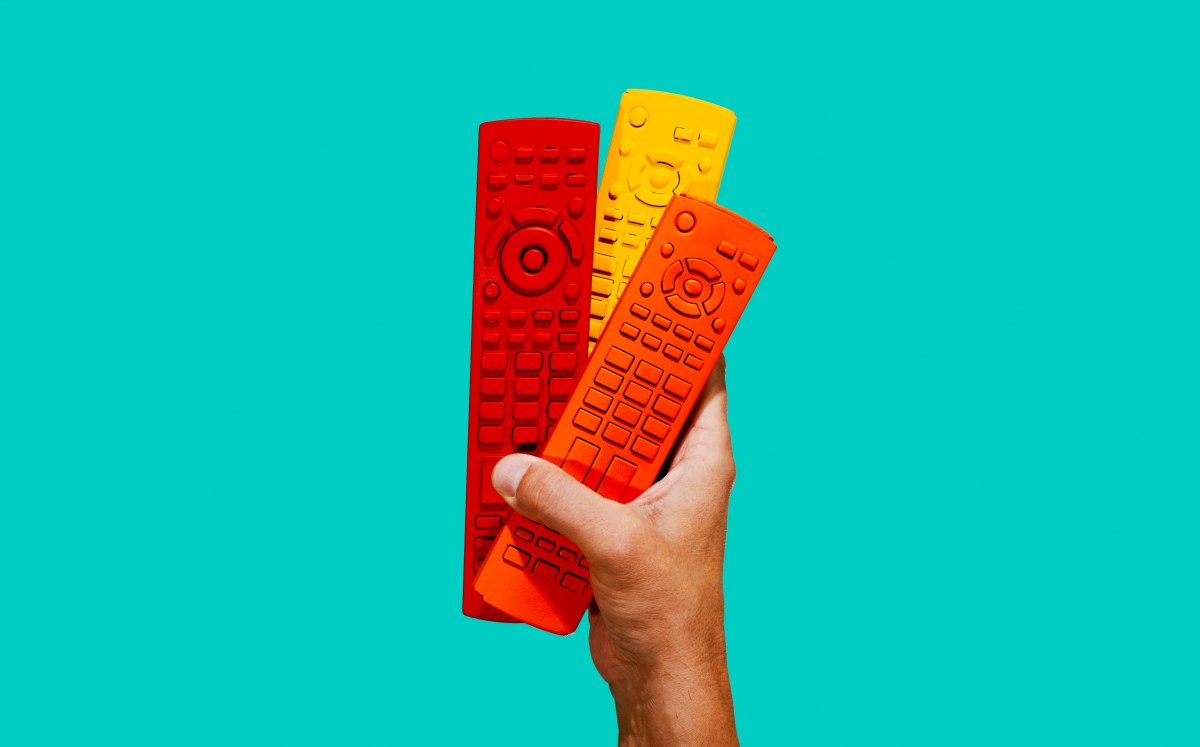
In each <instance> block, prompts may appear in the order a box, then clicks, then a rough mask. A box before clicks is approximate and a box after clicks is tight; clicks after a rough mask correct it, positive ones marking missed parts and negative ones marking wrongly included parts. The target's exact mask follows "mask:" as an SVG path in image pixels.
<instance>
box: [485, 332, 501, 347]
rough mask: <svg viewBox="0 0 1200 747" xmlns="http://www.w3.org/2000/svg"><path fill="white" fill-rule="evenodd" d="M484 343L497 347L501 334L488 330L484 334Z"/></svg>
mask: <svg viewBox="0 0 1200 747" xmlns="http://www.w3.org/2000/svg"><path fill="white" fill-rule="evenodd" d="M483 344H484V345H487V346H488V347H493V348H494V347H496V346H497V345H499V344H500V334H499V333H498V332H488V333H486V334H484V336H483Z"/></svg>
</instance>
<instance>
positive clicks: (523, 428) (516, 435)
mask: <svg viewBox="0 0 1200 747" xmlns="http://www.w3.org/2000/svg"><path fill="white" fill-rule="evenodd" d="M537 442H538V429H537V428H536V427H534V426H531V425H519V426H517V427H516V428H513V443H514V444H516V445H517V446H518V447H519V446H524V445H527V444H536V443H537Z"/></svg>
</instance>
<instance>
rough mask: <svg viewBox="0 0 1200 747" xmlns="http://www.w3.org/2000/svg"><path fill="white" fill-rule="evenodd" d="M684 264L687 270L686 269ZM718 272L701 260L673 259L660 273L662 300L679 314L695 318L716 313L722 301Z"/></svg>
mask: <svg viewBox="0 0 1200 747" xmlns="http://www.w3.org/2000/svg"><path fill="white" fill-rule="evenodd" d="M685 265H686V268H685ZM720 279H721V271H720V270H718V269H717V268H716V267H714V266H713V265H712V263H710V262H707V261H705V260H703V259H699V258H697V257H689V258H687V259H685V260H682V261H680V260H675V261H674V262H672V263H671V264H670V265H668V266H667V269H666V270H665V271H664V272H663V275H662V282H661V283H660V285H661V287H662V291H663V294H664V296H665V300H666V302H667V303H668V304H670V306H671V308H672V309H675V310H676V311H678V312H679V313H680V314H683V315H684V316H690V317H698V316H700V314H701V311H702V310H703V312H704V313H705V314H712V313H715V312H716V310H717V309H719V308H720V307H721V302H722V301H723V300H725V283H723V282H717V281H719V280H720Z"/></svg>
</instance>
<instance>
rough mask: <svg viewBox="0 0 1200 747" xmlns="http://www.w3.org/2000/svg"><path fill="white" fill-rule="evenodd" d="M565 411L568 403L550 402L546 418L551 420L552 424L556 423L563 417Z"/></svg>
mask: <svg viewBox="0 0 1200 747" xmlns="http://www.w3.org/2000/svg"><path fill="white" fill-rule="evenodd" d="M565 409H567V403H566V402H550V403H548V404H547V405H546V417H547V418H549V419H550V422H554V421H555V420H558V419H559V418H561V417H562V414H563V410H565Z"/></svg>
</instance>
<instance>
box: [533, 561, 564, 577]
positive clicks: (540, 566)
mask: <svg viewBox="0 0 1200 747" xmlns="http://www.w3.org/2000/svg"><path fill="white" fill-rule="evenodd" d="M533 572H534V575H537V576H541V577H542V578H548V579H550V580H554V579H555V578H557V577H558V566H556V565H555V564H553V563H547V562H546V561H544V560H541V559H540V558H539V559H538V560H535V561H533Z"/></svg>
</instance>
